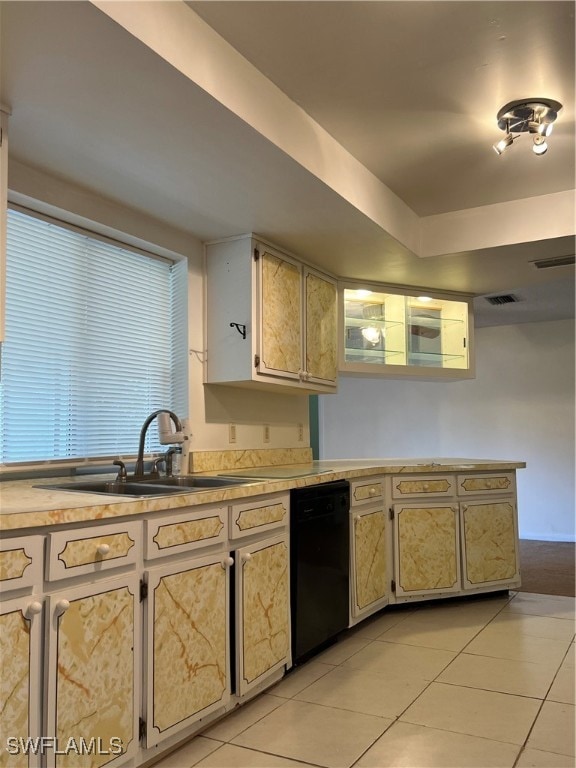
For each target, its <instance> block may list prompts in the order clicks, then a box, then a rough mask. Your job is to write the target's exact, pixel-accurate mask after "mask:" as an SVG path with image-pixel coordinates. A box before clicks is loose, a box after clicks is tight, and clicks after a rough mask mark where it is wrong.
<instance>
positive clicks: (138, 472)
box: [134, 408, 182, 480]
mask: <svg viewBox="0 0 576 768" xmlns="http://www.w3.org/2000/svg"><path fill="white" fill-rule="evenodd" d="M161 413H167V414H168V416H170V418H171V419H172V421H173V423H174V426H175V427H176V431H177V432H181V431H182V424H181V422H180V419H179V418H178V416H176V414H175V413H173V412H172V411H169V410H167V409H166V408H160V409H159V410H157V411H154V412H153V413H151V414H150V416H148V418H147V419H146V421H145V422H144V424H143V425H142V429H141V430H140V443H139V444H138V458H137V459H136V466H135V467H134V478H135V479H137V480H138V479H141V478H143V477H144V442H145V441H146V433H147V432H148V427H149V426H150V424H151V423H152V422H153V421H154V419H155V418H156V417H157V416H158V415H159V414H161Z"/></svg>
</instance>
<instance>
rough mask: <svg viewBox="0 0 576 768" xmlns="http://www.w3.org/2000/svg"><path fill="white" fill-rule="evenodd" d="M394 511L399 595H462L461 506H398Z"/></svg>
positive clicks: (395, 566)
mask: <svg viewBox="0 0 576 768" xmlns="http://www.w3.org/2000/svg"><path fill="white" fill-rule="evenodd" d="M393 509H394V559H395V562H394V571H395V579H396V594H397V595H426V594H433V593H436V592H442V593H450V592H459V591H460V547H459V530H460V527H459V510H458V507H457V506H448V505H443V504H427V505H426V506H422V505H417V504H395V505H394V508H393Z"/></svg>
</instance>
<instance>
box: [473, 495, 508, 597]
mask: <svg viewBox="0 0 576 768" xmlns="http://www.w3.org/2000/svg"><path fill="white" fill-rule="evenodd" d="M460 509H461V516H462V517H461V520H462V523H461V525H462V563H463V582H464V588H465V589H474V588H478V587H482V586H484V587H486V586H498V585H499V584H503V585H504V586H508V585H509V583H510V582H518V583H519V580H520V569H519V557H518V523H517V520H518V517H517V514H516V503H515V501H514V500H512V499H506V498H502V499H490V501H484V500H483V501H470V502H467V503H465V504H461V507H460Z"/></svg>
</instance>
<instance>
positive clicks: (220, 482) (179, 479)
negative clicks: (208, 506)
mask: <svg viewBox="0 0 576 768" xmlns="http://www.w3.org/2000/svg"><path fill="white" fill-rule="evenodd" d="M138 482H139V483H143V484H145V485H153V486H162V487H174V486H176V487H177V488H198V489H199V490H207V489H208V488H225V487H227V486H229V485H246V484H247V483H249V482H250V481H249V480H242V479H241V478H236V477H208V476H205V477H196V476H195V475H177V476H175V477H158V478H155V479H154V480H139V481H138Z"/></svg>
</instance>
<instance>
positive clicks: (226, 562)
mask: <svg viewBox="0 0 576 768" xmlns="http://www.w3.org/2000/svg"><path fill="white" fill-rule="evenodd" d="M232 565H234V558H233V557H225V558H224V560H222V568H230V567H231V566H232Z"/></svg>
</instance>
